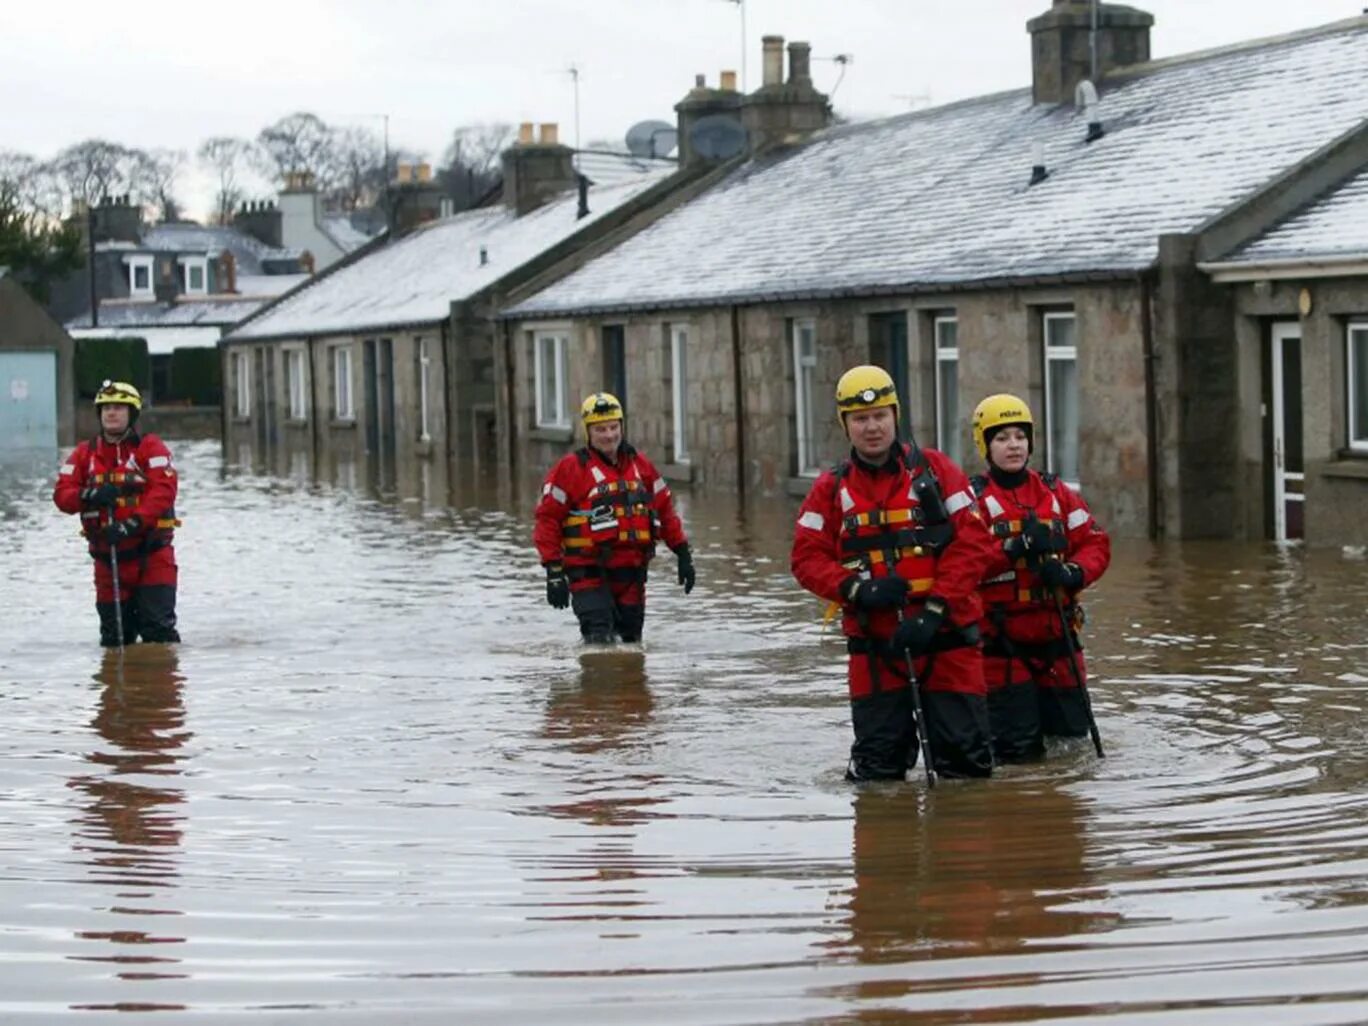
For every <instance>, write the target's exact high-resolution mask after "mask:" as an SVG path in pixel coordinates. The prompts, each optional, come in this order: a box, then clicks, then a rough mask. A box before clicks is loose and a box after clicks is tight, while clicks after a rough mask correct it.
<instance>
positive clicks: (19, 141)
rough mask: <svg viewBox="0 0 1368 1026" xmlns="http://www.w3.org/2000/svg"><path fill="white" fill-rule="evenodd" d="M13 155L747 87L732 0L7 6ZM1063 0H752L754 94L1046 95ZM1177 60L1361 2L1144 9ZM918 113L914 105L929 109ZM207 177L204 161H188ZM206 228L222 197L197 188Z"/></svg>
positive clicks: (434, 119)
mask: <svg viewBox="0 0 1368 1026" xmlns="http://www.w3.org/2000/svg"><path fill="white" fill-rule="evenodd" d="M0 4H3V8H4V14H3V23H4V24H3V28H2V29H0V96H4V97H5V100H4V103H3V104H0V147H4V148H8V149H15V150H20V151H22V152H26V153H29V154H31V155H33V156H36V157H40V158H46V157H50V156H52V155H53V154H54V153H55V152H56V151H57V150H59V149H61V148H62V147H64V146H66V145H69V144H70V143H73V142H78V141H80V140H82V139H86V138H90V137H92V136H97V137H102V138H107V139H111V140H113V141H116V142H121V143H124V144H127V145H132V146H141V147H148V148H151V147H171V148H178V149H185V150H188V151H191V153H192V154H193V150H194V149H195V147H196V146H197V145H198V143H199V142H200V141H201V140H202V139H204V138H206V137H208V136H211V135H237V136H245V137H252V136H255V135H256V133H257V132H258V131H259V130H260V129H261V128H262V127H263V126H265V125H267V124H268V123H270V122H272V121H274V120H276V119H277V118H279V117H281V116H283V115H285V114H289V113H292V112H294V111H297V110H308V111H312V112H314V113H316V114H318V115H319V116H320V117H322V118H323V119H324V120H326V121H328V122H329V123H333V124H363V125H370V126H372V127H374V128H375V129H376V130H377V131H378V130H380V128H381V126H382V123H383V122H382V119H381V117H380V115H381V114H388V115H389V131H390V139H391V142H392V144H394V145H395V146H402V147H406V148H408V149H415V150H419V151H422V152H425V153H426V154H427V155H428V156H429V157H430V158H432V159H434V160H436V159H437V158H440V156H441V154H442V151H443V149H444V148H445V146H446V142H447V139H448V137H449V135H450V132H451V130H452V129H453V128H455V127H457V126H458V125H463V124H470V123H473V122H481V121H505V122H513V123H516V122H519V121H537V122H542V121H556V122H559V123H560V125H561V139H562V141H564V142H567V143H570V144H572V145H573V144H574V142H575V130H574V122H575V103H574V90H573V88H572V83H571V77H570V75H569V74H568V72H567V70H566V69H568V68H569V67H570V65H571V64H574V65H576V66H577V67H578V68H579V69H580V77H579V109H580V138H581V140H582V141H584V142H588V141H590V140H593V139H605V138H612V139H621V138H622V136H623V134H624V132H625V131H626V129H627V128H628V127H629V126H630V125H631V124H633V123H634V122H636V121H639V120H642V119H645V118H663V119H665V120H668V121H673V120H674V111H673V105H674V103H675V102H677V101H678V100H679V99H680V98H681V97H682V96H683V95H684V94H685V92H687V91H688V89H689V88H690V87H691V86H692V85H693V80H694V75H695V74H697V73H700V72H701V73H704V74H706V75H707V77H708V83H709V84H710V85H715V84H716V82H717V76H718V72H719V71H720V70H722V69H724V68H726V69H734V70H736V71H738V72H740V71H741V16H740V10H741V9H740V8H739V7H738V6H737V5H736V4H735V3H734V2H730V0H384V2H378V0H330V2H329V0H284V2H280V0H272V2H269V3H267V2H264V0H233V2H232V3H227V4H217V3H212V2H209V3H198V4H187V3H184V2H183V0H182V2H176V3H171V2H166V0H140V2H138V3H136V4H132V5H128V4H125V5H118V4H115V5H110V4H108V3H98V4H97V3H94V2H90V0H65V2H63V3H60V4H59V3H53V2H47V3H33V2H21V0H0ZM1049 5H1050V0H745V6H744V10H745V27H746V43H747V48H746V69H745V70H746V77H747V79H748V82H749V84H750V86H751V88H754V87H755V86H756V85H758V83H759V78H760V37H761V36H762V35H764V34H767V33H773V34H779V35H783V36H784V37H785V38H786V40H794V39H798V40H805V41H807V42H809V43H811V44H812V54H813V58H814V61H813V78H814V80H815V82H816V85H817V87H818V88H819V89H822V90H824V91H830V90H831V88H832V87H833V86H834V85H835V83H836V79H837V75H838V73H839V67H838V66H837V65H836V64H834V63H832V62H831V61H829V60H822V59H821V58H824V57H831V56H834V55H836V54H842V53H844V54H850V55H851V56H852V57H853V61H852V62H851V63H850V64H849V65H848V66H847V68H846V74H845V78H844V81H842V82H841V84H840V86H839V88H838V89H837V91H836V94H835V106H836V109H837V110H838V111H839V112H841V113H842V114H845V115H847V116H851V117H854V118H860V119H863V118H867V117H877V116H880V115H886V114H893V113H897V112H899V111H903V110H907V109H908V108H909V106H910V105H912V104H914V103H915V104H916V105H917V106H925V105H927V104H928V103H931V104H940V103H945V102H948V101H951V100H956V99H961V98H963V97H966V96H972V95H976V94H980V93H988V92H995V91H998V90H1001V89H1010V88H1016V87H1019V86H1024V85H1027V84H1029V82H1030V44H1029V36H1028V35H1027V33H1026V29H1025V25H1026V21H1027V19H1029V18H1031V17H1034V16H1035V15H1037V14H1040V13H1043V12H1044V11H1045V10H1047V9H1048V7H1049ZM1135 6H1138V7H1141V8H1142V9H1144V10H1147V11H1149V12H1150V13H1151V14H1153V15H1154V16H1155V26H1154V30H1153V35H1152V37H1151V41H1152V47H1151V48H1152V52H1153V55H1154V56H1155V57H1167V56H1172V55H1175V54H1180V53H1187V52H1190V51H1193V50H1199V49H1206V48H1208V47H1212V46H1220V45H1224V44H1227V43H1233V42H1239V41H1241V40H1247V39H1253V38H1257V37H1260V36H1266V35H1273V34H1277V33H1281V32H1287V31H1293V30H1296V29H1300V28H1308V27H1311V26H1314V25H1318V24H1322V23H1325V22H1329V21H1335V20H1338V19H1340V18H1347V17H1352V16H1355V15H1358V14H1360V13H1361V11H1362V10H1363V8H1364V6H1365V3H1364V0H1298V2H1296V3H1286V2H1284V0H1138V2H1137V3H1135ZM914 98H915V99H914ZM192 164H193V161H192ZM179 192H180V193H181V198H182V199H183V200H184V201H186V202H187V203H188V206H189V208H190V209H189V211H188V213H189V214H190V215H191V216H197V215H203V213H204V212H205V208H206V207H207V204H208V199H209V189H208V187H207V186H206V185H205V183H204V182H203V181H202V180H197V176H195V175H194V174H193V172H192V173H190V174H187V176H186V177H185V180H184V184H183V185H182V186H181V188H180V189H179Z"/></svg>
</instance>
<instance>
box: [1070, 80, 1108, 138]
mask: <svg viewBox="0 0 1368 1026" xmlns="http://www.w3.org/2000/svg"><path fill="white" fill-rule="evenodd" d="M1074 107H1075V108H1082V110H1083V116H1084V117H1086V118H1087V119H1088V135H1087V137H1086V139H1085V141H1086V142H1096V141H1097V140H1098V139H1101V138H1102V137H1103V136H1104V135H1106V134H1107V130H1106V129H1105V128H1103V127H1102V119H1101V117H1099V116H1098V113H1097V86H1095V85H1093V84H1092V83H1091V82H1089V81H1088V80H1087V79H1086V78H1085V79H1084V80H1083V81H1082V82H1079V83H1078V88H1077V89H1075V90H1074Z"/></svg>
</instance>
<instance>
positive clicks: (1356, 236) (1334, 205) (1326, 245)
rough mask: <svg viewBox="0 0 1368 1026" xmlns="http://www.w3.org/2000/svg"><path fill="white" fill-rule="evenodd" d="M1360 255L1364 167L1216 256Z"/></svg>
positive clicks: (1364, 231)
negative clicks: (1313, 199) (1264, 230)
mask: <svg viewBox="0 0 1368 1026" xmlns="http://www.w3.org/2000/svg"><path fill="white" fill-rule="evenodd" d="M1365 256H1368V170H1364V171H1360V172H1359V173H1358V174H1356V175H1354V176H1353V177H1351V178H1349V179H1348V180H1347V181H1345V182H1344V183H1343V184H1341V185H1340V186H1339V187H1337V188H1335V189H1332V190H1331V191H1330V192H1328V193H1326V194H1325V195H1324V196H1322V197H1320V198H1319V199H1317V200H1316V201H1315V202H1313V203H1311V204H1309V205H1307V206H1306V207H1304V208H1303V209H1302V210H1300V211H1299V212H1297V213H1296V214H1294V215H1292V216H1291V217H1289V218H1286V219H1285V220H1283V221H1281V222H1280V223H1278V224H1276V225H1274V226H1273V227H1272V228H1270V229H1269V230H1268V231H1266V232H1264V233H1263V234H1262V235H1260V236H1259V237H1258V238H1257V239H1253V240H1252V241H1250V242H1248V243H1246V244H1245V245H1243V246H1240V247H1239V248H1238V249H1236V250H1235V251H1234V252H1233V253H1231V254H1230V255H1229V256H1227V257H1224V258H1222V260H1221V261H1220V262H1221V263H1222V264H1227V263H1229V264H1270V263H1287V262H1291V261H1303V260H1304V261H1314V260H1334V259H1337V258H1340V259H1343V258H1357V259H1360V260H1361V259H1363V258H1364V257H1365Z"/></svg>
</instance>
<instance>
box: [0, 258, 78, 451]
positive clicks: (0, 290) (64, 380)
mask: <svg viewBox="0 0 1368 1026" xmlns="http://www.w3.org/2000/svg"><path fill="white" fill-rule="evenodd" d="M0 349H3V350H7V351H10V352H50V353H55V354H56V357H57V379H56V380H57V396H56V410H57V444H58V445H74V444H75V441H76V438H77V430H76V417H75V400H76V379H75V375H74V372H73V369H72V361H73V360H74V358H75V351H76V347H75V343H74V342H72V340H71V336H70V335H68V334H67V333H66V332H65V331H64V330H63V329H62V326H61V325H60V324H58V323H57V322H56V321H55V320H53V319H52V318H51V317H50V316H48V314H47V312H46V311H44V310H43V308H42V307H41V306H39V305H38V303H37V302H36V301H35V300H34V299H33V298H32V297H30V296H29V294H28V292H27V291H25V289H24V288H23V286H21V285H20V284H19V283H18V282H16V281H14V280H13V279H12V278H0ZM0 388H4V389H6V390H8V389H9V388H10V382H9V381H8V380H6V381H2V382H0ZM0 401H4V402H8V401H9V393H8V391H6V392H4V393H3V395H0Z"/></svg>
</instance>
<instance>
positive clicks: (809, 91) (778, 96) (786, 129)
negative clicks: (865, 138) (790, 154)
mask: <svg viewBox="0 0 1368 1026" xmlns="http://www.w3.org/2000/svg"><path fill="white" fill-rule="evenodd" d="M811 53H812V47H810V46H809V45H808V44H807V43H797V42H795V43H790V44H789V46H788V55H789V76H788V81H784V80H783V76H784V37H783V36H765V37H764V39H763V40H762V57H763V60H762V66H763V81H762V82H761V85H760V88H759V89H757V90H755V92H753V93H751V94H750V95H749V96H747V97H746V98H745V99H744V100H743V101H742V103H741V123H742V124H743V125H745V127H746V131H747V133H748V134H749V136H750V152H751V153H752V154H754V153H758V152H760V151H761V150H765V149H768V148H769V147H771V146H777V145H781V144H784V143H793V142H797V141H799V140H801V139H803V138H804V137H805V136H808V135H810V134H811V133H813V132H815V131H817V130H819V129H822V128H825V127H826V126H827V125H829V124H830V123H831V106H830V105H829V104H828V102H827V96H826V94H825V93H820V92H818V91H817V90H816V89H815V88H814V87H813V85H812V70H811Z"/></svg>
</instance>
